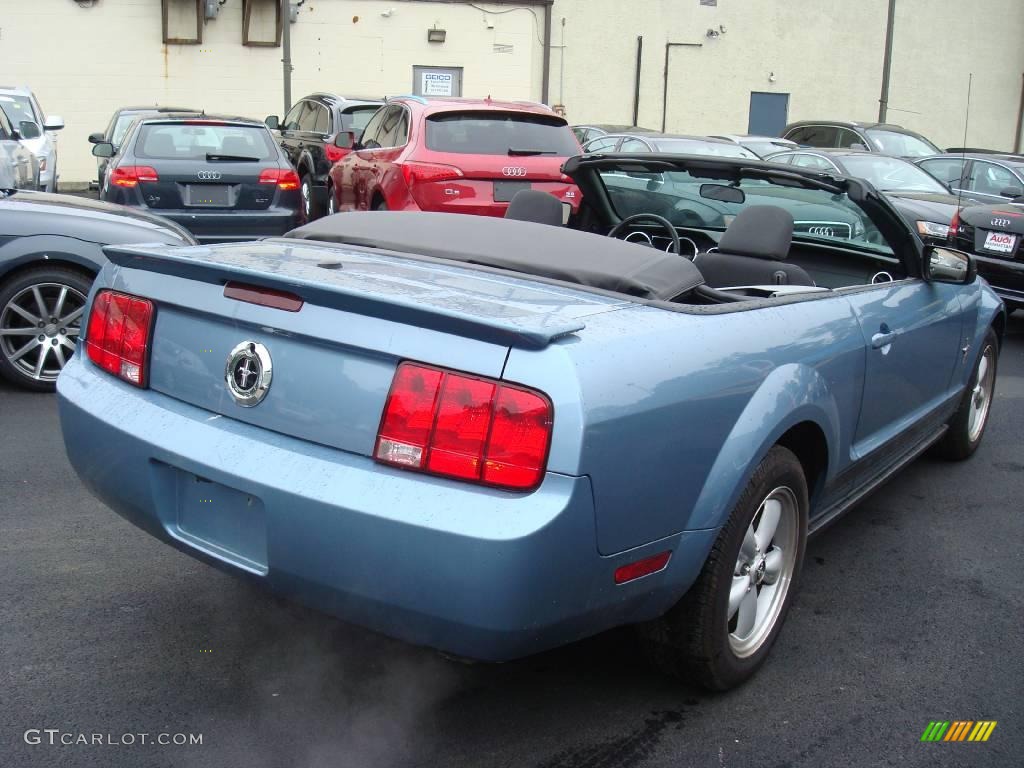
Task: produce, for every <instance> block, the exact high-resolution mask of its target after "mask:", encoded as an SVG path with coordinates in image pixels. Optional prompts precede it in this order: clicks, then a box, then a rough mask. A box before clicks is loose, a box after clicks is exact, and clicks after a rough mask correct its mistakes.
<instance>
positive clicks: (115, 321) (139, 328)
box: [85, 290, 153, 387]
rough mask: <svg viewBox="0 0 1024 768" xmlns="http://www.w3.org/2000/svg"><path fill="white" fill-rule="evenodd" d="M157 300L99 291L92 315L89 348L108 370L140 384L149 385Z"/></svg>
mask: <svg viewBox="0 0 1024 768" xmlns="http://www.w3.org/2000/svg"><path fill="white" fill-rule="evenodd" d="M152 327H153V302H151V301H150V300H149V299H140V298H138V297H136V296H129V295H128V294H126V293H118V292H117V291H109V290H102V291H100V292H99V293H97V294H96V298H95V299H94V300H93V303H92V312H91V313H90V315H89V326H88V330H87V331H86V337H85V349H86V352H87V353H88V355H89V359H90V360H92V361H93V362H94V363H95V364H96V365H98V366H99V367H100V368H102V369H103V370H105V371H109V372H110V373H112V374H114V375H115V376H117V377H118V378H121V379H124V380H125V381H127V382H128V383H129V384H134V385H135V386H137V387H144V386H146V364H147V360H148V358H149V337H150V331H151V329H152Z"/></svg>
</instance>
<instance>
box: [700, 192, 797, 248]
mask: <svg viewBox="0 0 1024 768" xmlns="http://www.w3.org/2000/svg"><path fill="white" fill-rule="evenodd" d="M792 244H793V216H792V214H791V213H790V212H789V211H786V210H783V209H782V208H778V207H776V206H774V205H752V206H750V207H749V208H744V209H743V210H742V211H740V212H739V214H738V215H737V216H736V218H735V219H733V221H732V223H731V224H730V225H729V226H728V227H727V228H726V230H725V232H724V233H723V234H722V239H721V240H720V241H719V242H718V250H719V252H720V253H728V254H733V255H734V256H747V257H749V258H753V259H768V260H770V261H783V260H785V258H786V256H787V255H788V254H789V248H790V246H791V245H792Z"/></svg>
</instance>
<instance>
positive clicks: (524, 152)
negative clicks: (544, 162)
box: [508, 147, 555, 157]
mask: <svg viewBox="0 0 1024 768" xmlns="http://www.w3.org/2000/svg"><path fill="white" fill-rule="evenodd" d="M508 153H509V154H510V155H512V156H513V157H528V156H530V155H553V154H555V152H554V151H553V150H550V149H516V148H515V147H509V148H508Z"/></svg>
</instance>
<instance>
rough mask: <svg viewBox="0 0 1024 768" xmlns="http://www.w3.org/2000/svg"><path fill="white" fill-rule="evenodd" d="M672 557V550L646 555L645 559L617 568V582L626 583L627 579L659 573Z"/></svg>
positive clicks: (631, 579)
mask: <svg viewBox="0 0 1024 768" xmlns="http://www.w3.org/2000/svg"><path fill="white" fill-rule="evenodd" d="M670 557H672V553H671V552H662V553H660V554H657V555H653V556H651V557H645V558H644V559H643V560H637V561H636V562H635V563H629V564H628V565H623V566H622V567H620V568H616V569H615V583H616V584H625V583H626V582H627V581H633V579H639V578H640V577H641V576H650V575H651V574H652V573H657V572H658V571H660V570H661V569H662V568H664V567H665V566H666V565H668V560H669V558H670Z"/></svg>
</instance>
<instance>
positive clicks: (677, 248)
mask: <svg viewBox="0 0 1024 768" xmlns="http://www.w3.org/2000/svg"><path fill="white" fill-rule="evenodd" d="M644 220H648V221H653V222H654V223H655V224H660V225H661V227H662V229H664V230H665V231H666V232H668V233H669V237H671V238H672V252H673V253H674V254H676V255H677V256H681V255H682V253H683V247H682V244H681V243H680V242H679V233H678V232H676V228H675V227H673V226H672V222H670V221H669V220H668V219H666V218H664V217H663V216H659V215H658V214H656V213H635V214H633V215H632V216H627V217H626V218H624V219H623V220H622V221H620V222H619V223H618V224H616V225H615V226H614V227H612V231H611V232H609V233H608V237H615V238H617V237H618V236H619V235H620V234H622V230H624V229H625V228H626V227H628V226H630V225H631V224H634V223H636V222H638V221H644Z"/></svg>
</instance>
